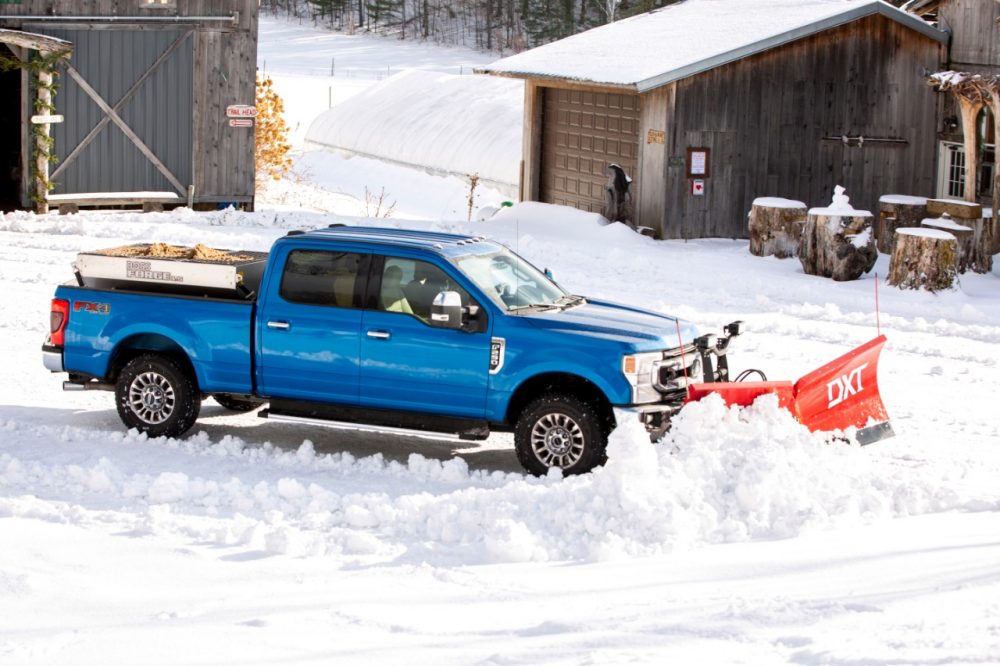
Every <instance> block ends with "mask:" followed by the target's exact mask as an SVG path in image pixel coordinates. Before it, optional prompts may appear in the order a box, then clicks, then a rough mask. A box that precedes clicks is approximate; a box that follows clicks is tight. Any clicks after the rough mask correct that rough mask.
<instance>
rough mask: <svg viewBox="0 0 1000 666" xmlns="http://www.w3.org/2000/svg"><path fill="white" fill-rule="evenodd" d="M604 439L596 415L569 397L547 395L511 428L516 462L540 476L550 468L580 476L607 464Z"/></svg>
mask: <svg viewBox="0 0 1000 666" xmlns="http://www.w3.org/2000/svg"><path fill="white" fill-rule="evenodd" d="M607 444H608V441H607V435H606V434H605V433H604V429H603V428H602V427H601V419H600V417H598V415H597V412H595V411H594V409H593V408H592V407H591V406H590V405H589V404H587V403H586V402H583V401H582V400H579V399H578V398H575V397H573V396H569V395H560V394H548V395H543V396H542V397H540V398H538V399H536V400H535V401H534V402H532V403H530V404H529V405H528V406H527V407H526V408H525V409H524V411H523V412H521V415H520V417H519V418H518V420H517V425H516V426H515V428H514V448H515V449H516V451H517V459H518V460H519V461H520V463H521V465H522V466H524V468H525V469H526V470H528V471H529V472H531V473H532V474H535V475H538V476H541V475H543V474H546V473H547V472H548V471H549V470H550V469H552V468H553V467H558V468H560V469H562V470H563V472H564V473H565V474H582V473H584V472H588V471H590V470H592V469H593V468H594V467H597V466H599V465H603V464H604V463H605V462H606V461H607Z"/></svg>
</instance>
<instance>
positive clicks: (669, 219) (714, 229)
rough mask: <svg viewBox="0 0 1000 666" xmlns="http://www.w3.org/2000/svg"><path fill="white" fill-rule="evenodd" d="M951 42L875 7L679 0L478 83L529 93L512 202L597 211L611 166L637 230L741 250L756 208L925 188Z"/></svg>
mask: <svg viewBox="0 0 1000 666" xmlns="http://www.w3.org/2000/svg"><path fill="white" fill-rule="evenodd" d="M946 43H947V35H946V34H945V33H943V32H941V31H940V30H938V29H936V28H935V27H933V26H931V25H929V24H928V23H926V22H925V21H923V20H921V19H920V18H918V17H916V16H914V15H913V14H908V13H906V12H903V11H900V10H899V9H897V8H895V7H893V6H892V5H889V4H887V3H885V2H881V1H880V0H843V1H842V2H829V1H825V0H795V1H792V0H729V1H727V2H718V1H715V0H684V1H683V2H679V3H677V4H674V5H670V6H667V7H665V8H663V9H660V10H656V11H653V12H650V13H647V14H642V15H640V16H636V17H633V18H630V19H626V20H622V21H619V22H617V23H612V24H609V25H605V26H602V27H600V28H595V29H593V30H590V31H588V32H585V33H581V34H578V35H575V36H572V37H568V38H566V39H563V40H561V41H559V42H554V43H552V44H548V45H545V46H542V47H539V48H537V49H533V50H531V51H527V52H524V53H521V54H517V55H514V56H511V57H508V58H504V59H502V60H499V61H497V62H495V63H493V64H491V65H490V66H488V67H486V68H483V69H482V70H481V71H482V72H484V73H488V74H494V75H500V76H511V77H517V78H522V79H524V80H525V82H526V85H525V129H524V139H523V160H524V161H523V167H522V180H521V187H522V192H521V197H522V199H525V200H532V201H544V202H550V203H558V204H565V205H570V206H575V207H577V208H581V209H584V210H589V211H594V212H604V213H605V214H607V213H606V211H607V209H608V203H607V201H606V200H607V199H608V196H607V194H606V193H607V192H609V190H610V191H612V192H614V190H615V188H614V187H609V183H610V182H611V181H613V180H614V179H613V176H612V175H611V173H610V172H609V166H610V165H611V164H617V165H620V167H621V168H622V169H623V170H624V172H625V174H627V176H629V177H630V178H631V185H630V192H629V194H630V196H631V209H632V210H631V221H632V222H633V223H634V224H636V225H638V226H646V227H650V228H652V229H653V230H654V231H655V232H656V234H657V235H659V236H660V237H663V238H698V237H733V238H735V237H746V235H747V223H746V215H747V211H748V210H749V209H750V207H751V203H752V202H753V200H754V199H755V198H757V197H761V196H778V197H786V198H792V199H799V200H801V201H804V202H806V203H807V204H808V205H825V204H828V203H829V202H830V198H831V195H832V193H833V188H834V186H835V185H838V184H839V185H843V186H845V187H846V188H847V190H848V194H849V195H850V196H851V201H852V203H853V204H854V205H855V206H856V207H857V208H869V209H871V210H877V202H878V199H879V196H880V195H883V194H886V193H914V194H917V193H930V192H931V191H932V190H933V187H934V162H935V154H934V151H935V141H934V137H935V104H936V99H935V96H936V93H935V92H934V91H933V90H932V89H931V88H930V86H928V85H927V83H926V77H927V74H928V73H929V72H932V71H935V70H936V69H937V68H938V66H939V63H940V62H941V61H942V59H943V57H944V48H945V45H946ZM611 171H612V172H613V171H614V170H613V169H612V170H611ZM619 180H621V179H619ZM612 198H613V197H612Z"/></svg>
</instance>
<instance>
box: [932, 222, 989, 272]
mask: <svg viewBox="0 0 1000 666" xmlns="http://www.w3.org/2000/svg"><path fill="white" fill-rule="evenodd" d="M920 226H921V227H924V228H925V229H940V230H941V231H947V232H948V233H950V234H951V235H952V236H954V237H955V240H956V242H957V243H958V266H957V268H958V272H959V273H964V272H966V271H967V270H969V267H970V266H971V265H972V260H973V257H974V253H975V248H974V246H973V241H974V240H975V234H974V233H973V229H972V227H967V226H965V225H964V224H959V223H958V222H956V221H955V220H953V219H951V218H950V217H948V216H947V215H946V216H944V217H940V218H931V219H927V220H923V221H922V222H921V223H920Z"/></svg>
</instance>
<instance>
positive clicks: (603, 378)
mask: <svg viewBox="0 0 1000 666" xmlns="http://www.w3.org/2000/svg"><path fill="white" fill-rule="evenodd" d="M257 254H258V255H260V256H254V253H248V254H247V256H246V257H243V258H244V259H245V260H246V263H245V264H243V265H242V267H241V266H240V264H239V261H240V257H239V256H238V253H236V254H235V255H228V256H227V257H226V258H227V260H228V258H230V257H232V256H235V265H236V281H235V284H229V285H226V284H218V283H213V282H212V280H213V279H215V278H212V277H211V276H209V277H204V275H206V273H205V272H206V271H210V270H215V269H222V268H225V266H222V265H221V264H220V263H219V262H213V260H212V259H211V258H209V259H207V260H206V259H202V260H192V261H175V262H174V263H172V264H171V263H164V261H156V260H149V259H136V258H134V257H133V258H129V257H127V256H116V255H115V253H114V252H111V253H110V255H107V256H96V255H88V257H84V255H83V254H81V256H80V258H79V259H78V263H77V264H76V277H77V279H76V282H74V283H68V284H64V285H62V286H60V287H58V289H57V290H56V294H55V298H54V299H53V301H52V309H51V322H50V324H51V332H50V334H49V337H48V339H47V340H46V342H45V344H44V345H43V348H42V351H43V358H44V363H45V366H46V367H47V368H48V369H49V370H50V371H52V372H60V373H68V375H69V376H68V379H67V381H65V382H64V383H63V388H64V389H66V390H107V391H114V393H115V396H116V404H117V409H118V413H119V415H120V417H121V420H122V421H123V422H124V424H125V425H126V426H128V427H129V428H136V429H138V430H140V431H142V432H145V433H148V434H150V435H152V436H162V435H165V436H172V437H177V436H180V435H183V434H184V433H185V432H187V431H188V430H189V429H190V428H191V427H192V426H193V425H194V423H195V421H196V420H197V418H198V414H199V410H200V407H201V403H202V401H203V400H205V399H206V398H207V397H208V396H212V397H213V398H214V399H215V400H216V401H217V402H218V403H219V404H221V405H222V406H223V407H226V408H229V409H233V410H246V411H249V410H252V409H255V408H258V407H260V406H261V405H264V404H265V403H269V404H268V406H267V408H266V409H263V410H261V412H260V416H262V417H265V418H268V419H274V420H281V421H289V422H297V423H308V424H320V425H324V426H329V427H333V428H341V429H354V430H376V431H387V432H393V433H407V434H411V435H416V436H422V437H430V438H459V439H470V440H480V439H485V438H486V437H488V436H489V434H490V432H491V431H513V433H514V442H515V449H516V453H517V457H518V459H519V460H520V462H521V464H522V465H523V466H524V467H525V468H526V469H527V470H528V471H530V472H532V473H534V474H545V473H546V472H547V471H548V470H549V469H550V468H553V467H558V468H561V469H562V470H563V471H564V472H565V473H570V474H571V473H580V472H585V471H587V470H589V469H592V468H593V467H594V466H596V465H600V464H602V463H603V462H604V461H605V459H606V453H605V449H606V443H607V438H608V435H609V433H610V432H611V431H612V430H613V429H614V427H615V418H616V415H615V408H631V413H632V415H634V416H635V417H636V418H641V419H642V420H643V421H644V422H645V423H646V425H647V428H648V429H649V430H650V431H656V430H661V431H662V430H663V429H665V428H666V426H667V424H668V422H669V418H670V416H671V415H672V414H673V413H674V412H676V411H677V410H678V409H679V408H680V407H681V406H682V404H683V402H684V399H685V395H686V387H687V386H688V385H689V384H692V383H695V382H701V381H718V380H724V379H725V378H726V377H725V376H726V373H727V367H726V363H725V356H724V353H720V352H724V350H725V347H726V344H727V343H728V341H729V339H730V338H731V336H732V335H736V334H738V333H739V323H738V322H737V323H735V324H731V325H730V326H727V327H726V334H725V336H724V337H722V336H720V337H718V338H717V337H716V336H701V337H698V336H697V334H696V332H695V330H694V329H693V327H692V326H691V325H690V324H687V323H684V322H678V321H677V320H676V319H673V318H670V317H667V316H664V315H661V314H657V313H654V312H649V311H645V310H641V309H637V308H634V307H628V306H624V305H617V304H613V303H608V302H604V301H600V300H596V299H589V298H584V297H582V296H576V295H572V294H570V293H567V292H566V291H564V290H563V289H562V288H561V287H559V285H557V284H556V283H555V282H553V281H552V280H551V279H550V278H549V277H548V275H547V274H546V273H547V272H546V271H541V270H539V269H537V268H535V267H534V266H532V265H531V264H530V263H528V262H527V261H525V260H524V259H522V258H520V257H518V256H517V255H516V254H514V253H513V252H511V251H510V250H509V249H507V248H506V247H504V246H503V245H501V244H499V243H497V242H494V241H490V240H487V239H485V238H482V237H471V236H464V235H456V234H444V233H432V232H422V231H407V230H400V229H389V228H366V227H352V226H344V225H332V226H331V227H330V228H327V229H319V230H313V231H308V232H302V231H293V232H290V233H289V234H288V235H287V236H284V237H282V238H280V239H278V240H277V241H275V243H274V246H273V247H272V249H271V251H270V252H269V253H266V254H264V253H257ZM84 258H88V259H92V260H95V261H94V262H90V263H88V262H83V261H81V260H82V259H84ZM97 259H100V262H96V260H97ZM95 262H96V263H95ZM101 262H103V263H101ZM222 263H225V262H222ZM229 263H230V264H232V263H233V261H230V262H229ZM84 264H86V266H84ZM98 264H100V265H98ZM164 266H166V268H164ZM255 267H256V268H255ZM102 271H103V272H102ZM116 271H120V273H116ZM230 271H231V272H232V269H231V268H230ZM199 276H201V277H199ZM619 414H621V413H619ZM631 417H632V416H630V418H631Z"/></svg>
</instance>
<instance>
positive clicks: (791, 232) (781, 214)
mask: <svg viewBox="0 0 1000 666" xmlns="http://www.w3.org/2000/svg"><path fill="white" fill-rule="evenodd" d="M805 223H806V205H805V204H804V203H802V202H801V201H792V200H790V199H780V198H777V197H762V198H759V199H754V202H753V207H752V208H751V209H750V214H749V215H748V220H747V227H748V229H749V232H750V233H749V235H750V254H752V255H754V256H757V257H767V256H771V255H774V256H775V257H778V258H779V259H786V258H788V257H794V256H796V255H797V254H798V252H799V239H800V238H801V237H802V228H803V227H804V226H805Z"/></svg>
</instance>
